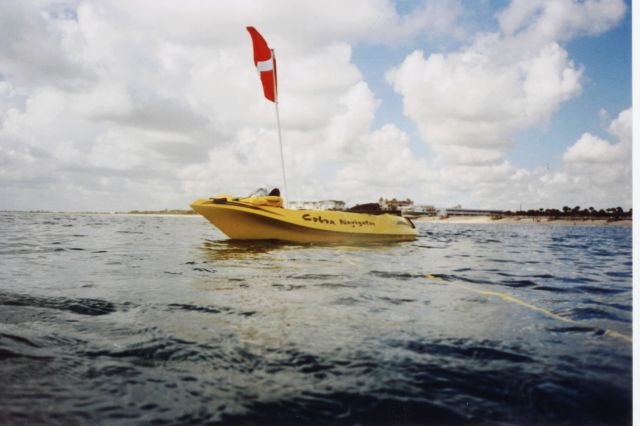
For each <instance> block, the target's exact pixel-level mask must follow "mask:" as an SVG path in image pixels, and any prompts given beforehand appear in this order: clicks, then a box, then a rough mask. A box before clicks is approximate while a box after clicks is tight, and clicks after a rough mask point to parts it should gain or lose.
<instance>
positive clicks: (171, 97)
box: [0, 0, 632, 210]
mask: <svg viewBox="0 0 640 426" xmlns="http://www.w3.org/2000/svg"><path fill="white" fill-rule="evenodd" d="M247 25H253V26H255V27H256V28H257V29H258V30H259V31H260V32H261V33H262V35H263V36H264V37H265V39H266V40H267V42H268V43H269V44H270V45H271V47H273V48H275V49H276V52H277V53H278V71H279V78H280V81H279V83H280V84H279V88H280V89H281V92H280V96H281V98H280V117H281V121H282V135H283V139H284V144H285V162H286V164H287V175H288V187H289V193H290V194H289V196H290V198H291V199H292V200H318V199H342V200H344V201H346V202H347V204H354V203H360V202H370V201H372V200H377V199H378V198H379V197H381V196H382V197H388V198H389V197H397V198H405V197H410V198H412V199H413V200H414V201H416V202H417V203H420V204H431V205H436V206H438V207H447V206H452V205H460V204H461V205H463V206H465V207H469V208H504V209H514V208H518V207H519V206H520V204H521V203H523V202H524V203H525V205H524V207H528V208H540V207H562V206H564V205H567V204H569V205H572V206H575V205H583V206H584V205H593V206H596V207H609V206H614V205H615V206H618V205H620V206H623V207H625V208H628V207H631V200H632V197H631V183H632V182H631V173H632V167H631V159H630V157H631V127H632V114H631V109H630V108H631V3H630V2H629V1H628V0H626V1H625V0H584V1H576V0H555V1H544V0H510V1H506V0H505V1H467V0H421V1H405V0H396V1H393V0H351V1H349V2H342V1H339V0H327V1H326V2H299V1H296V0H270V1H266V0H264V1H260V0H242V1H238V2H234V3H227V2H210V1H205V0H185V1H183V2H151V3H150V2H148V1H145V0H132V1H129V2H126V4H125V3H122V2H119V1H115V0H113V1H112V0H24V1H20V2H3V3H0V32H2V34H0V37H2V39H3V40H4V41H5V42H4V43H2V44H1V45H0V209H17V210H34V209H44V210H132V209H161V208H180V207H183V208H184V207H186V206H188V204H189V202H190V201H192V200H194V199H197V198H202V197H207V196H210V195H214V194H220V193H231V194H239V195H242V194H246V193H249V192H251V190H253V189H255V187H257V186H261V185H264V184H272V185H281V183H280V181H281V172H280V158H279V152H278V149H277V146H278V145H277V131H276V127H275V120H274V111H273V104H271V103H270V102H269V101H266V100H265V99H264V98H263V97H262V90H261V88H260V81H259V78H258V77H257V75H256V70H255V67H254V65H253V61H252V52H251V43H250V40H249V36H248V34H247V33H246V30H245V27H246V26H247Z"/></svg>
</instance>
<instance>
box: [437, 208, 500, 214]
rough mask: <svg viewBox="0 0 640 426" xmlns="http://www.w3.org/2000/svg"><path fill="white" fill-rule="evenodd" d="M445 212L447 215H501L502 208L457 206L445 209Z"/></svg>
mask: <svg viewBox="0 0 640 426" xmlns="http://www.w3.org/2000/svg"><path fill="white" fill-rule="evenodd" d="M445 214H446V215H447V216H497V215H502V214H504V212H503V211H502V210H480V209H463V208H460V207H459V206H456V207H454V208H450V209H446V210H445Z"/></svg>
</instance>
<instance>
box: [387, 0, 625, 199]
mask: <svg viewBox="0 0 640 426" xmlns="http://www.w3.org/2000/svg"><path fill="white" fill-rule="evenodd" d="M625 12H626V6H625V4H624V2H623V1H622V0H611V1H584V2H575V1H571V0H566V1H560V0H559V1H553V2H549V1H535V0H534V1H520V0H515V1H512V2H511V3H510V4H509V5H508V7H507V8H505V9H504V10H503V11H502V12H500V13H499V14H498V16H497V19H498V23H499V28H500V31H498V32H493V33H479V34H477V35H476V36H475V38H474V39H473V40H472V41H471V43H470V44H468V45H466V46H463V47H462V48H460V49H459V50H457V51H453V52H448V53H433V54H430V55H428V56H426V55H425V53H424V52H423V51H421V50H416V51H414V52H413V53H411V54H409V55H408V56H407V57H406V58H405V59H404V61H403V62H402V63H401V64H400V65H398V66H397V67H395V68H393V69H391V70H390V71H389V72H388V74H387V80H388V82H389V83H390V84H391V85H392V86H393V89H394V90H395V91H396V92H397V93H398V94H399V95H401V96H402V100H403V107H404V113H405V115H406V116H407V117H409V118H410V119H411V120H412V121H413V122H414V123H415V124H416V126H417V128H418V130H419V132H420V135H421V137H422V139H423V141H424V142H425V143H427V144H428V145H429V146H430V148H431V149H432V150H433V152H434V153H435V154H436V155H437V157H436V159H435V164H436V165H437V169H439V172H438V173H437V174H436V176H437V179H438V185H437V186H439V188H438V189H440V188H445V189H444V190H436V191H435V192H434V193H433V196H434V197H435V199H436V200H441V201H440V202H444V203H447V204H457V203H458V202H460V200H461V199H462V201H464V202H465V203H467V205H469V204H471V205H474V206H482V207H497V208H500V207H505V205H510V206H511V208H513V207H514V206H515V207H517V206H518V204H519V203H520V202H522V201H523V199H526V200H527V201H528V202H537V203H540V204H539V206H546V203H552V204H555V203H557V202H559V200H561V199H562V196H561V195H560V194H561V192H558V191H573V192H572V194H574V195H575V196H576V197H577V198H579V197H584V198H588V199H593V200H596V202H598V203H604V202H615V201H614V200H616V199H625V200H626V201H628V202H630V196H627V195H626V192H625V191H626V189H627V188H628V185H622V183H624V179H628V180H629V183H630V174H629V173H627V172H629V170H627V168H626V167H623V168H622V171H620V170H619V171H618V172H616V171H611V170H609V169H608V167H609V166H607V164H616V165H619V163H620V162H621V161H623V160H624V159H625V155H626V156H628V152H627V151H626V148H625V147H626V146H627V145H625V144H622V143H620V144H613V145H612V144H609V143H608V142H606V141H604V140H602V139H599V138H597V137H595V136H593V135H584V136H583V137H582V138H581V139H580V141H578V142H577V143H576V144H575V145H574V146H573V147H572V148H570V149H569V150H568V152H567V153H566V154H565V156H564V160H565V163H564V164H563V169H562V171H561V172H557V173H555V174H553V175H551V174H550V173H548V172H547V171H546V170H519V169H516V168H514V167H513V166H512V165H511V164H510V163H509V162H508V161H507V156H508V154H509V152H510V150H511V149H512V147H513V144H514V143H515V141H514V137H515V136H516V134H517V133H518V132H522V131H523V130H526V129H528V128H530V127H533V126H546V125H547V124H548V123H549V122H550V121H551V119H552V117H553V116H554V114H555V113H556V112H557V111H558V109H559V108H560V107H561V105H562V104H563V103H564V102H566V101H568V100H569V99H572V98H575V97H576V96H578V95H579V94H580V93H581V92H582V90H583V89H582V74H583V69H582V67H581V66H579V65H576V64H575V63H574V62H573V61H572V60H571V58H570V57H569V54H568V52H567V50H566V49H565V47H563V45H562V43H563V42H566V41H568V40H571V39H572V38H574V37H577V36H581V35H595V34H600V33H602V32H604V31H607V30H608V29H610V28H611V27H612V26H614V25H616V24H617V23H618V22H619V21H620V19H621V18H622V17H623V16H624V14H625ZM625 114H626V113H622V114H621V117H622V118H619V119H618V120H616V121H615V122H614V123H615V124H612V125H611V132H612V133H614V134H616V135H617V133H624V131H623V130H619V129H622V128H624V125H623V124H621V123H622V121H624V119H623V117H624V116H625ZM614 129H615V130H614ZM616 132H617V133H616ZM589 161H591V163H593V164H594V165H595V164H597V165H598V166H599V167H600V169H601V171H600V172H599V173H596V172H597V171H596V170H593V171H592V172H593V174H591V175H590V176H592V177H589V176H588V175H585V174H583V173H581V172H580V169H579V167H578V166H577V164H578V163H580V164H581V165H582V163H585V162H589ZM605 169H606V171H605ZM592 186H595V187H597V188H600V189H599V190H598V191H590V190H588V189H587V188H590V187H592ZM556 187H557V188H558V189H556ZM431 188H434V185H432V186H431ZM606 188H609V189H610V190H609V191H608V192H607V191H606ZM612 188H616V189H618V188H619V189H620V191H618V192H616V191H611V189H612ZM447 193H448V194H449V196H448V197H447ZM616 197H617V198H616Z"/></svg>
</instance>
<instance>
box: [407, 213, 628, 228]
mask: <svg viewBox="0 0 640 426" xmlns="http://www.w3.org/2000/svg"><path fill="white" fill-rule="evenodd" d="M412 220H413V221H414V222H419V223H423V222H428V223H460V224H493V223H495V224H503V225H564V226H623V227H631V226H633V221H632V220H629V219H624V220H616V221H607V219H590V218H586V219H577V220H574V219H553V218H550V217H548V216H537V217H531V216H514V217H502V218H499V219H494V218H492V217H490V216H449V217H446V218H445V217H440V216H422V217H418V218H415V219H412Z"/></svg>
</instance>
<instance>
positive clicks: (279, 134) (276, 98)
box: [271, 49, 289, 207]
mask: <svg viewBox="0 0 640 426" xmlns="http://www.w3.org/2000/svg"><path fill="white" fill-rule="evenodd" d="M271 60H272V61H273V91H274V98H275V102H274V104H275V106H276V121H277V123H278V142H280V162H281V163H282V181H283V182H284V206H285V207H287V204H288V203H289V197H288V196H287V193H288V191H287V175H286V173H285V170H284V153H283V150H282V131H281V130H280V111H279V109H278V83H277V81H276V72H277V70H276V53H275V51H274V50H273V49H271Z"/></svg>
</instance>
